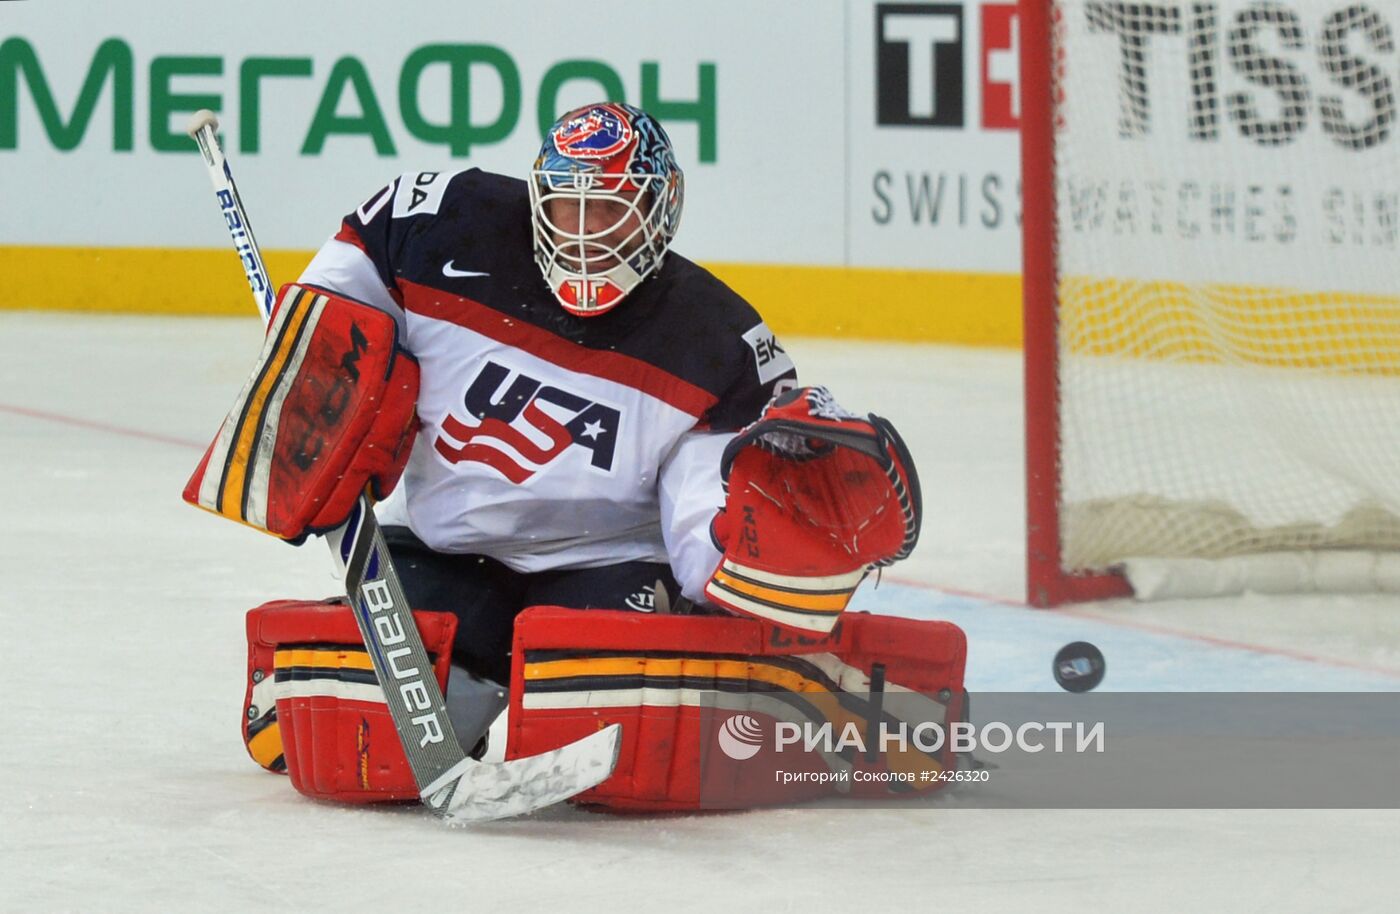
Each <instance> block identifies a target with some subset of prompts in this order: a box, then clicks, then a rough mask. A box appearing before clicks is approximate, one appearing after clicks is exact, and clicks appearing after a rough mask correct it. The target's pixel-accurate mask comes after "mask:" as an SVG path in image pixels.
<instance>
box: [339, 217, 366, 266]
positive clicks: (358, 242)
mask: <svg viewBox="0 0 1400 914" xmlns="http://www.w3.org/2000/svg"><path fill="white" fill-rule="evenodd" d="M335 240H336V241H344V242H345V243H346V244H353V245H354V246H355V247H357V248H359V249H360V250H362V251H364V252H365V256H366V257H368V256H369V248H367V247H365V241H364V239H363V238H361V237H360V233H359V232H357V231H355V227H354V226H353V225H351V224H350V221H349V220H348V219H347V220H343V221H342V222H341V223H340V231H338V232H336V233H335ZM371 259H373V258H371Z"/></svg>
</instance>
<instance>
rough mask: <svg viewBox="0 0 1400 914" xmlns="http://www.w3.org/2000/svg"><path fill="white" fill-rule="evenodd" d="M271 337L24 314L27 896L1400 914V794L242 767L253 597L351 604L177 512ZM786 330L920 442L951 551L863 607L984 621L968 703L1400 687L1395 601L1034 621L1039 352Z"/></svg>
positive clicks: (17, 850) (21, 616)
mask: <svg viewBox="0 0 1400 914" xmlns="http://www.w3.org/2000/svg"><path fill="white" fill-rule="evenodd" d="M259 338H260V329H259V327H258V325H257V323H256V322H255V321H254V320H252V319H249V320H215V319H157V318H116V317H92V316H76V315H62V316H47V315H32V314H23V313H5V314H0V479H4V480H5V482H6V489H7V491H6V500H5V501H6V506H7V509H8V510H7V512H6V520H7V522H6V523H5V524H3V526H0V623H3V627H4V631H5V639H4V644H5V647H6V655H7V656H6V663H5V667H4V669H5V672H4V677H3V683H4V688H3V692H2V693H0V723H3V730H0V732H3V733H4V735H5V743H6V749H5V751H4V752H3V754H0V779H3V780H0V783H3V788H0V910H3V911H15V912H20V911H24V912H29V911H83V912H86V911H102V912H107V911H111V912H119V911H155V910H187V911H201V912H204V911H209V912H222V911H229V912H234V911H238V912H241V911H246V910H249V909H253V908H264V909H272V910H295V911H301V910H311V909H321V910H337V909H344V908H348V907H351V906H354V907H355V908H356V909H361V910H367V909H371V908H373V909H379V910H397V909H403V910H418V911H458V910H474V911H485V912H498V911H515V910H560V911H595V910H596V911H609V912H612V911H618V910H632V909H641V908H644V907H645V908H647V909H649V910H657V911H665V912H670V911H685V910H705V911H711V912H712V911H714V910H715V909H716V908H717V907H720V908H721V909H733V910H762V911H785V910H803V911H811V910H838V909H851V910H873V911H887V910H888V911H914V910H927V911H933V910H946V911H954V912H962V911H1022V910H1036V911H1084V910H1102V911H1110V912H1118V911H1125V912H1129V911H1130V912H1150V911H1172V912H1176V911H1181V910H1201V911H1267V912H1270V914H1274V912H1283V911H1309V912H1315V911H1318V910H1323V911H1335V910H1351V911H1388V910H1394V909H1395V908H1396V900H1395V899H1396V897H1397V893H1400V878H1398V877H1397V876H1396V875H1395V873H1396V867H1395V866H1394V862H1393V861H1394V856H1395V848H1396V846H1397V845H1400V812H1397V811H1390V810H1384V811H1288V810H1280V811H1262V812H1261V811H1232V810H1210V811H1204V810H1180V811H1132V810H1128V811H1123V810H1117V811H1060V810H1044V811H1013V810H973V809H966V808H952V807H949V808H939V809H933V810H928V809H920V810H888V809H887V810H816V809H796V810H777V811H759V812H750V813H744V814H709V815H692V816H672V817H646V818H617V817H610V816H603V815H596V814H589V813H583V812H579V811H577V810H574V809H572V808H558V809H553V810H549V811H547V812H544V813H541V814H537V815H535V816H532V817H528V818H525V819H521V820H516V821H510V822H504V823H498V824H493V825H490V826H486V827H481V828H476V829H471V830H460V829H458V830H450V829H446V828H444V827H443V826H441V825H440V824H438V823H436V822H435V821H433V820H431V819H430V818H429V817H428V816H426V815H424V814H422V813H421V812H420V811H419V810H417V809H415V808H397V809H385V808H380V809H352V808H343V807H337V806H332V805H326V804H318V803H313V802H310V801H308V800H306V799H304V798H302V797H301V796H300V795H298V794H297V793H296V792H295V791H293V790H292V789H291V787H290V786H289V785H288V784H287V782H286V780H285V779H283V778H280V777H277V776H273V775H269V774H266V773H265V772H263V771H262V770H261V769H259V768H257V767H256V766H255V765H254V764H253V763H252V762H251V761H250V760H249V759H248V758H247V756H246V754H245V753H244V750H243V746H242V741H241V739H240V737H239V729H238V724H239V720H238V717H239V711H240V701H241V698H242V694H243V675H244V639H243V612H244V611H245V610H246V609H248V608H249V607H251V606H255V605H257V604H258V603H261V602H263V601H265V600H267V599H270V598H274V597H282V596H304V597H316V596H324V595H328V594H331V593H333V592H334V591H335V590H336V586H337V581H336V580H335V578H334V577H333V576H332V574H331V571H330V568H329V561H328V559H327V557H326V556H325V554H324V552H323V550H322V549H321V548H320V547H319V546H317V545H312V546H309V547H306V548H302V549H292V548H289V547H287V546H284V545H281V544H279V543H277V542H275V541H273V540H271V539H270V538H267V537H263V536H260V535H258V534H256V533H253V532H251V531H248V530H245V529H242V528H239V527H237V526H235V525H233V524H228V523H224V522H219V521H216V520H214V519H213V518H210V517H208V516H205V515H203V514H201V513H199V512H197V511H194V510H192V509H190V508H188V507H187V506H185V505H184V504H183V503H182V502H181V500H180V497H179V493H180V489H181V488H182V486H183V484H184V482H185V479H186V478H187V476H188V474H189V472H190V471H191V469H192V468H193V466H194V464H195V462H196V461H197V459H198V457H199V453H200V450H201V448H202V447H203V445H204V444H205V443H207V441H208V439H209V437H210V436H211V435H212V434H213V432H214V430H215V427H216V425H217V423H218V421H219V419H220V418H221V417H222V415H223V413H224V411H225V410H226V409H227V407H228V405H229V403H230V402H231V401H232V398H233V395H234V393H235V392H236V389H237V387H238V385H239V383H240V382H241V380H242V378H243V376H244V374H245V372H246V370H247V368H248V365H249V364H250V362H251V360H252V358H253V356H254V353H255V351H256V348H257V345H258V341H259ZM788 346H789V349H790V351H791V352H792V353H793V354H794V356H795V358H796V359H797V362H798V365H799V367H800V368H801V369H802V371H803V374H804V379H805V380H806V381H808V382H824V383H827V384H828V385H829V386H831V387H832V388H833V390H834V392H835V393H836V395H837V397H838V399H839V400H841V401H842V402H843V404H844V405H846V406H848V407H852V408H855V409H860V410H874V411H876V412H879V413H881V414H883V415H886V416H888V417H889V418H891V419H892V420H893V421H894V422H895V424H896V425H897V426H898V427H899V428H900V429H901V431H902V432H904V433H905V435H906V437H907V438H908V439H909V443H910V445H911V448H912V450H913V452H914V454H915V456H916V457H917V459H918V465H919V469H920V473H921V476H922V481H923V489H924V499H925V510H926V513H925V522H924V536H923V541H922V543H921V545H920V547H919V549H918V551H917V552H916V553H915V555H914V556H913V557H912V558H911V559H910V560H909V561H908V562H906V563H904V564H903V565H900V566H896V567H895V568H894V569H892V571H891V573H889V574H887V575H886V576H885V579H884V582H883V584H882V585H881V586H880V588H879V589H878V590H873V591H866V592H863V593H862V594H861V595H860V596H859V597H858V600H859V601H860V606H862V607H864V608H872V609H876V610H878V611H887V612H897V613H902V614H905V615H910V616H916V617H921V618H947V619H952V620H954V621H956V622H958V623H959V624H960V625H962V626H964V627H965V628H966V630H967V632H968V635H969V643H970V655H969V665H968V684H969V687H970V688H972V689H974V690H998V689H1000V690H1033V689H1052V688H1054V686H1053V684H1052V683H1051V681H1050V676H1049V667H1050V658H1051V656H1052V655H1053V653H1054V651H1055V649H1056V648H1057V647H1059V646H1060V645H1062V644H1064V643H1066V642H1068V641H1073V640H1090V641H1093V642H1095V643H1096V644H1098V645H1099V646H1100V647H1101V648H1103V650H1104V652H1105V654H1106V655H1107V658H1108V663H1109V672H1108V678H1107V680H1106V681H1105V684H1104V688H1115V689H1135V690H1188V689H1203V690H1285V691H1286V690H1385V691H1394V690H1396V689H1397V688H1400V605H1397V601H1395V600H1394V599H1393V598H1392V599H1382V598H1358V597H1349V598H1322V597H1307V598H1301V597H1300V598H1292V599H1284V598H1276V597H1275V598H1263V597H1246V598H1240V599H1233V600H1219V601H1196V602H1192V603H1184V602H1178V603H1167V604H1159V605H1154V606H1150V607H1146V606H1138V605H1134V604H1132V603H1129V602H1114V603H1106V604H1100V605H1097V606H1090V607H1081V608H1079V609H1075V610H1070V611H1054V612H1047V611H1039V610H1031V609H1027V608H1025V607H1024V606H1022V605H1020V603H1019V600H1020V598H1021V595H1022V593H1023V590H1024V571H1023V564H1024V545H1023V541H1022V536H1023V526H1024V524H1023V521H1022V519H1021V511H1022V507H1021V503H1022V493H1023V483H1022V478H1021V471H1022V458H1021V440H1022V430H1021V409H1020V396H1019V390H1020V369H1019V359H1018V357H1017V355H1016V354H1014V353H1010V352H1004V351H983V350H969V349H957V348H950V347H938V346H898V345H874V344H859V343H841V342H832V341H817V340H791V341H788ZM867 586H868V585H867ZM1203 776H1208V770H1203ZM1318 776H1319V777H1326V776H1327V768H1326V764H1325V759H1322V760H1320V763H1319V767H1318ZM1397 776H1400V762H1397Z"/></svg>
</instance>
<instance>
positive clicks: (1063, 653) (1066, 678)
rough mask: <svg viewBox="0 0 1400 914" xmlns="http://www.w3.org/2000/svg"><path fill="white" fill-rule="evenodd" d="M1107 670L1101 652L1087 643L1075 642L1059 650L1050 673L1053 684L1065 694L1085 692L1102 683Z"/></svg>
mask: <svg viewBox="0 0 1400 914" xmlns="http://www.w3.org/2000/svg"><path fill="white" fill-rule="evenodd" d="M1107 669H1108V664H1107V663H1105V662H1104V659H1103V651H1101V650H1099V649H1098V648H1096V647H1094V646H1093V645H1092V644H1090V643H1089V642H1087V641H1076V642H1074V643H1073V644H1066V645H1065V646H1064V647H1062V648H1060V652H1059V653H1057V654H1056V655H1055V665H1054V667H1053V669H1052V672H1053V673H1054V674H1055V682H1057V683H1059V685H1060V688H1062V689H1064V690H1065V691H1066V692H1087V691H1089V690H1090V689H1092V688H1094V687H1095V686H1097V685H1098V684H1099V683H1101V682H1103V674H1104V672H1105V671H1106V670H1107Z"/></svg>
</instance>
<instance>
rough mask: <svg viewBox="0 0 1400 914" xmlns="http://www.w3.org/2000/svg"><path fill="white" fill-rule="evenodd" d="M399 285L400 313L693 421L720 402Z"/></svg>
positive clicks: (455, 301)
mask: <svg viewBox="0 0 1400 914" xmlns="http://www.w3.org/2000/svg"><path fill="white" fill-rule="evenodd" d="M399 286H400V287H401V288H402V289H403V292H404V309H405V310H407V311H412V312H413V313H414V314H419V315H422V316H423V317H430V318H432V319H434V320H440V321H446V322H448V323H450V324H456V325H457V326H459V327H465V328H466V329H468V330H471V331H473V332H475V333H480V334H481V335H482V336H486V337H490V338H491V339H493V340H495V341H496V342H498V343H503V344H505V345H507V346H512V347H514V348H516V349H520V350H522V351H524V352H527V353H529V354H530V355H533V356H535V357H536V358H540V359H544V360H545V361H547V362H551V363H553V364H555V365H558V366H559V367H560V368H563V369H566V370H568V371H574V372H577V373H579V374H586V375H592V376H593V377H596V378H603V379H604V380H607V381H612V382H614V383H616V384H622V385H625V386H627V387H631V388H633V389H635V390H639V391H641V392H642V393H644V394H647V395H648V396H651V397H655V398H656V399H658V400H661V401H662V402H664V403H667V404H669V405H670V406H673V407H675V408H676V409H678V410H680V411H681V412H684V413H688V414H689V415H692V416H694V417H696V418H697V419H698V418H700V417H701V416H703V415H704V414H705V411H706V410H708V409H709V408H710V407H711V406H714V405H715V403H716V402H718V398H717V397H715V396H714V395H713V394H711V393H709V392H708V391H706V390H705V389H704V388H702V387H697V386H695V385H694V384H691V383H690V382H689V381H686V380H683V379H681V378H678V377H676V376H675V375H673V374H671V373H670V372H667V371H664V370H663V369H660V368H657V367H656V366H655V365H652V364H650V363H648V362H645V361H643V360H642V359H639V358H635V357H633V356H630V355H623V354H621V353H619V352H609V351H604V350H599V349H589V348H588V347H587V346H580V345H579V344H578V343H573V342H570V341H569V340H566V339H563V338H562V337H558V336H555V335H554V334H552V333H550V332H549V331H548V330H544V329H541V328H539V327H536V326H534V325H533V324H528V323H526V322H525V321H522V320H512V319H511V318H509V317H507V316H506V315H504V314H502V313H500V312H499V311H495V310H493V309H491V308H488V307H486V306H485V305H483V304H482V303H481V302H478V301H473V300H471V299H470V298H462V297H460V296H457V295H453V294H451V293H450V292H444V291H442V290H441V289H434V288H433V287H432V286H425V285H420V284H418V283H414V282H410V281H408V280H406V279H400V280H399Z"/></svg>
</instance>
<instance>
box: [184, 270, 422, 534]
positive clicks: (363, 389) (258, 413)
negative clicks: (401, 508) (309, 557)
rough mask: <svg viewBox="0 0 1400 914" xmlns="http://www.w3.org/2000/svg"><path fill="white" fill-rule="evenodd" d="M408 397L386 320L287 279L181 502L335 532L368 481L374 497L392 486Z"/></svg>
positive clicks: (411, 387)
mask: <svg viewBox="0 0 1400 914" xmlns="http://www.w3.org/2000/svg"><path fill="white" fill-rule="evenodd" d="M417 398H418V363H417V362H415V361H413V359H412V357H410V356H408V355H407V354H406V353H405V352H404V351H403V350H402V349H400V348H399V345H398V328H397V326H396V325H395V323H394V319H393V317H391V316H390V315H388V314H386V313H385V312H383V311H380V310H379V309H377V308H373V307H370V306H369V305H366V304H362V303H361V302H357V301H353V300H351V299H347V298H341V297H339V296H336V295H332V294H330V293H327V292H323V291H320V290H317V289H313V288H309V287H306V286H300V285H297V284H295V283H288V284H287V285H285V286H283V287H282V291H281V294H280V295H279V296H278V299H277V305H276V311H275V312H274V314H273V318H272V322H271V324H269V325H268V331H267V340H266V342H265V344H264V345H263V350H262V354H261V355H260V356H259V357H258V362H257V364H256V365H255V366H254V368H253V372H252V374H251V375H250V376H249V378H248V381H247V383H246V384H244V386H243V389H242V391H240V393H239V395H238V399H237V400H236V401H235V402H234V406H233V409H232V410H230V411H229V414H228V416H227V417H226V418H225V419H224V422H223V425H222V426H221V427H220V429H219V433H218V435H217V436H216V437H215V438H214V441H213V443H211V444H210V445H209V448H208V450H207V451H206V452H205V454H204V459H203V460H201V461H200V463H199V466H198V467H197V468H196V469H195V471H194V474H193V475H192V476H191V477H190V480H189V482H188V483H187V484H186V485H185V491H184V498H185V501H187V502H189V503H190V504H193V505H195V506H196V507H200V508H204V509H205V510H208V511H212V512H213V513H215V514H219V515H222V516H224V517H227V518H230V519H232V520H236V521H238V522H240V523H243V524H247V525H248V526H251V527H254V528H256V529H258V530H262V531H264V532H266V533H271V534H273V535H274V536H279V537H282V538H283V539H288V540H299V539H301V538H303V537H305V536H306V535H307V534H309V533H320V532H324V531H326V530H330V529H332V528H334V527H337V526H339V525H340V524H341V523H342V522H344V520H345V519H346V518H347V517H348V516H349V515H350V511H351V509H352V508H353V507H354V505H355V501H356V499H358V498H359V496H360V493H361V492H363V491H364V490H365V487H366V486H367V485H368V486H370V487H371V489H372V491H373V493H374V495H375V497H376V498H383V497H384V496H386V495H388V494H389V491H390V490H392V489H393V487H394V485H395V483H397V482H398V479H399V476H400V474H402V472H403V468H404V464H405V463H406V462H407V461H408V453H409V450H410V448H411V446H412V440H413V432H414V429H415V426H416V416H415V413H414V405H415V403H416V402H417Z"/></svg>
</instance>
